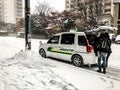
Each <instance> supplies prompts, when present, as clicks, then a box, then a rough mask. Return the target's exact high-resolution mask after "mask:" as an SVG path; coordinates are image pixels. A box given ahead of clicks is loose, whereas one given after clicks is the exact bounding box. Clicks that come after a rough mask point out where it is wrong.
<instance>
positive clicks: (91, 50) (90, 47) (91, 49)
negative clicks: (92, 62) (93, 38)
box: [86, 39, 94, 52]
mask: <svg viewBox="0 0 120 90" xmlns="http://www.w3.org/2000/svg"><path fill="white" fill-rule="evenodd" d="M86 43H87V52H94V48H93V46H92V45H89V42H88V39H86Z"/></svg>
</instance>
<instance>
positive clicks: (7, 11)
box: [0, 0, 23, 24]
mask: <svg viewBox="0 0 120 90" xmlns="http://www.w3.org/2000/svg"><path fill="white" fill-rule="evenodd" d="M22 16H23V2H22V0H0V21H1V22H5V23H11V24H16V22H17V21H18V20H19V19H20V18H22Z"/></svg>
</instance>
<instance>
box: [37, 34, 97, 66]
mask: <svg viewBox="0 0 120 90" xmlns="http://www.w3.org/2000/svg"><path fill="white" fill-rule="evenodd" d="M39 54H40V55H41V56H42V57H44V58H45V57H53V58H57V59H61V60H66V61H70V62H72V63H73V64H74V65H75V66H83V65H84V64H88V65H91V64H96V63H97V58H96V56H95V53H94V48H93V46H91V45H89V42H88V40H87V37H86V35H85V33H84V32H62V33H58V34H55V35H54V36H53V37H52V38H51V39H49V40H48V42H47V43H46V44H42V43H40V46H39Z"/></svg>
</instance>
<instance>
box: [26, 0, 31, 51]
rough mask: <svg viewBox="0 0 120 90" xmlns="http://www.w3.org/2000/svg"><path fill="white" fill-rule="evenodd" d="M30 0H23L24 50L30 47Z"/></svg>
mask: <svg viewBox="0 0 120 90" xmlns="http://www.w3.org/2000/svg"><path fill="white" fill-rule="evenodd" d="M30 16H31V15H30V0H25V50H30V49H31V20H30Z"/></svg>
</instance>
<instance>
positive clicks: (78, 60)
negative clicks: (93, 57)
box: [72, 54, 83, 67]
mask: <svg viewBox="0 0 120 90" xmlns="http://www.w3.org/2000/svg"><path fill="white" fill-rule="evenodd" d="M72 63H73V65H75V66H77V67H82V66H83V58H82V57H81V56H80V55H77V54H76V55H73V56H72Z"/></svg>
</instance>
